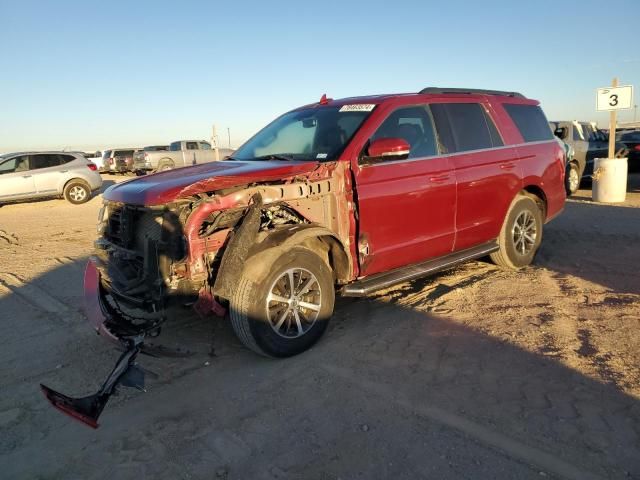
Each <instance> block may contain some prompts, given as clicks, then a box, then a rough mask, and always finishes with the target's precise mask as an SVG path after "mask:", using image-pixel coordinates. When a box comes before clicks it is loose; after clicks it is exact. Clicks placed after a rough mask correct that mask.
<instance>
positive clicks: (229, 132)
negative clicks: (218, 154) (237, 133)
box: [227, 127, 231, 148]
mask: <svg viewBox="0 0 640 480" xmlns="http://www.w3.org/2000/svg"><path fill="white" fill-rule="evenodd" d="M227 136H228V137H229V145H228V146H229V148H231V129H230V128H229V127H227Z"/></svg>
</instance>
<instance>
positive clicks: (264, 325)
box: [229, 247, 335, 357]
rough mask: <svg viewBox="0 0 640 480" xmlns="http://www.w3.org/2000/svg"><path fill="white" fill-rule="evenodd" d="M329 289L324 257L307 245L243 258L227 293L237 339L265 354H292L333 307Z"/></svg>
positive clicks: (319, 330) (314, 336)
mask: <svg viewBox="0 0 640 480" xmlns="http://www.w3.org/2000/svg"><path fill="white" fill-rule="evenodd" d="M334 300H335V289H334V284H333V275H332V274H331V271H330V270H329V267H328V265H327V263H326V262H325V261H324V260H323V259H322V258H320V257H319V256H318V255H317V254H315V253H314V252H312V251H311V250H309V249H307V248H303V247H293V248H291V249H289V250H286V251H283V253H281V254H280V255H277V256H275V258H274V256H273V255H271V256H261V255H258V256H256V257H254V258H253V259H249V260H248V262H247V265H246V266H245V270H244V272H243V274H242V276H241V278H240V281H239V282H238V287H237V289H236V290H235V292H234V294H233V297H232V298H230V299H229V317H230V319H231V325H232V326H233V330H234V331H235V333H236V335H237V336H238V338H239V339H240V341H241V342H242V343H243V344H244V345H245V346H246V347H248V348H250V349H251V350H253V351H254V352H256V353H259V354H262V355H266V356H271V357H290V356H292V355H297V354H298V353H301V352H303V351H305V350H307V349H309V348H310V347H311V346H312V345H313V344H315V343H316V342H317V341H318V340H319V339H320V337H321V336H322V335H323V333H324V332H325V330H326V329H327V325H328V323H329V319H330V318H331V315H332V313H333V305H334Z"/></svg>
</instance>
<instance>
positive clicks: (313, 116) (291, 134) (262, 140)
mask: <svg viewBox="0 0 640 480" xmlns="http://www.w3.org/2000/svg"><path fill="white" fill-rule="evenodd" d="M345 107H346V106H343V107H337V106H336V107H320V108H306V109H304V110H295V111H293V112H289V113H285V114H284V115H282V116H281V117H280V118H278V119H276V120H275V121H274V122H272V123H271V124H269V125H268V126H266V127H265V128H263V129H262V130H260V131H259V132H258V133H257V134H256V135H254V136H253V137H252V138H251V139H250V140H248V141H247V142H246V143H245V144H244V145H242V146H241V147H240V148H239V149H238V150H236V152H235V153H234V154H233V159H234V160H265V159H267V160H268V159H271V158H279V159H291V160H335V159H337V158H338V156H339V155H340V154H341V153H342V151H343V150H344V148H345V147H346V146H347V143H349V140H351V138H352V137H353V135H354V134H355V133H356V131H357V130H358V128H359V127H360V125H362V123H363V122H364V120H365V119H366V118H367V117H368V116H369V114H370V113H371V110H372V109H373V108H370V109H369V111H363V110H356V109H348V108H345Z"/></svg>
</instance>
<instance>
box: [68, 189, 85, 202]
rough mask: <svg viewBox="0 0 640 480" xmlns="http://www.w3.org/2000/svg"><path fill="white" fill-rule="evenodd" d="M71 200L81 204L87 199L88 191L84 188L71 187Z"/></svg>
mask: <svg viewBox="0 0 640 480" xmlns="http://www.w3.org/2000/svg"><path fill="white" fill-rule="evenodd" d="M69 198H70V199H71V200H73V201H74V202H81V201H82V200H84V199H85V198H87V191H86V190H85V189H84V188H82V187H78V186H76V187H71V190H69Z"/></svg>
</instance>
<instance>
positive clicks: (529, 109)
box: [503, 103, 553, 142]
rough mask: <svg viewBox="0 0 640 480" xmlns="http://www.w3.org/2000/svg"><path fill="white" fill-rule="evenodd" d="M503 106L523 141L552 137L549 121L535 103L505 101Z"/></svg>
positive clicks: (536, 140)
mask: <svg viewBox="0 0 640 480" xmlns="http://www.w3.org/2000/svg"><path fill="white" fill-rule="evenodd" d="M503 107H504V109H505V110H506V111H507V113H508V114H509V116H510V117H511V120H513V123H515V124H516V127H518V130H520V133H521V134H522V138H524V141H525V142H540V141H543V140H551V139H552V138H553V132H552V131H551V128H550V127H549V123H548V122H547V119H546V118H545V116H544V113H542V109H541V108H540V107H538V106H537V105H518V104H514V103H505V104H503Z"/></svg>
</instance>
